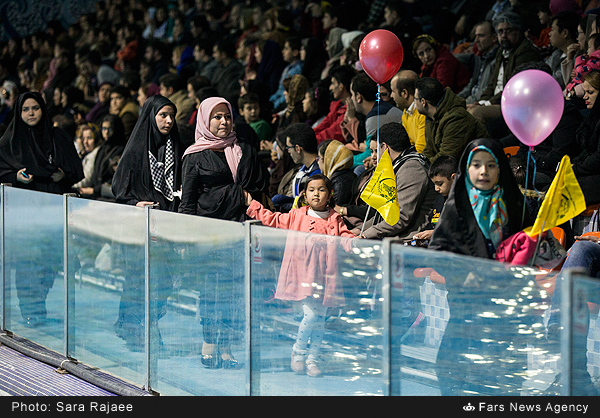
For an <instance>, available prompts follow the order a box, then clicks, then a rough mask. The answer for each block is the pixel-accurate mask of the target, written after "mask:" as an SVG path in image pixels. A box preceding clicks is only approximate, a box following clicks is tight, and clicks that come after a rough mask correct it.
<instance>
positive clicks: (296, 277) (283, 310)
mask: <svg viewBox="0 0 600 418" xmlns="http://www.w3.org/2000/svg"><path fill="white" fill-rule="evenodd" d="M251 237H252V240H251V250H250V253H251V278H252V279H251V280H252V292H253V295H252V301H253V304H252V320H253V322H254V323H253V324H252V330H253V331H254V332H253V334H252V340H253V341H252V347H253V353H255V352H257V355H259V356H260V361H255V360H256V359H253V361H252V364H253V368H252V373H253V375H252V378H251V381H252V382H253V383H252V384H253V390H252V391H253V394H256V395H261V396H270V395H288V396H289V395H292V396H307V395H342V396H344V395H382V394H384V392H385V388H384V373H383V371H384V361H385V360H384V358H383V348H384V347H383V328H384V326H386V322H385V320H384V319H383V317H382V301H383V299H382V293H381V288H382V286H381V283H382V275H381V271H380V270H379V268H380V258H381V242H379V241H369V240H361V239H348V238H340V237H334V236H327V235H321V234H308V233H302V232H296V231H285V230H281V229H276V228H269V227H264V226H261V225H256V226H255V225H252V227H251ZM315 377H320V378H318V379H316V378H315ZM254 386H257V387H254Z"/></svg>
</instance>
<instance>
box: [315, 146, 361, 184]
mask: <svg viewBox="0 0 600 418" xmlns="http://www.w3.org/2000/svg"><path fill="white" fill-rule="evenodd" d="M353 164H354V154H353V153H352V151H350V150H349V149H348V148H347V147H346V146H344V144H342V143H341V142H340V141H337V140H333V141H331V142H330V143H329V145H327V148H326V149H325V155H324V156H323V174H324V175H325V176H327V177H329V178H331V175H332V174H333V173H335V172H336V171H339V170H344V169H348V168H352V165H353Z"/></svg>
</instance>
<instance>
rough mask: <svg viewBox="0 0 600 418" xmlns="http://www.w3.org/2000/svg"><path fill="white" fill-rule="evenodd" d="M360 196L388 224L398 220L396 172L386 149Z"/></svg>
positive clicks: (393, 223)
mask: <svg viewBox="0 0 600 418" xmlns="http://www.w3.org/2000/svg"><path fill="white" fill-rule="evenodd" d="M360 197H361V199H362V200H363V201H364V202H365V203H366V204H367V205H369V206H371V207H372V208H374V209H375V210H377V212H379V213H380V214H381V216H382V217H383V219H384V220H385V222H386V223H388V224H389V225H395V224H396V223H398V220H400V206H399V204H398V196H397V195H396V174H395V173H394V167H393V166H392V159H391V158H390V154H389V153H388V150H387V149H386V150H385V152H384V153H383V155H382V156H381V159H380V160H379V162H378V163H377V167H376V168H375V171H374V172H373V175H372V176H371V179H370V180H369V182H368V183H367V186H366V187H365V189H364V190H363V192H362V193H361V194H360Z"/></svg>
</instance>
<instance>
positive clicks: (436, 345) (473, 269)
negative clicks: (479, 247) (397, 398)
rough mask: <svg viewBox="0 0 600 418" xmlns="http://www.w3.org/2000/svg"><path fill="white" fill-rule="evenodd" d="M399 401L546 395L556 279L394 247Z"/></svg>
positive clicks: (554, 355)
mask: <svg viewBox="0 0 600 418" xmlns="http://www.w3.org/2000/svg"><path fill="white" fill-rule="evenodd" d="M390 264H391V280H392V286H391V291H392V297H391V300H392V308H391V309H392V325H391V333H392V335H391V340H392V348H393V349H392V356H391V357H392V363H391V369H392V376H393V377H392V382H393V383H392V391H391V392H392V394H393V395H442V396H462V395H488V396H504V395H513V396H514V395H516V396H520V395H544V394H547V390H548V388H549V387H550V386H551V385H552V383H553V382H554V380H555V377H556V374H557V362H558V357H559V353H560V351H558V352H552V351H551V348H552V344H551V343H550V342H549V341H548V340H547V338H546V325H547V321H548V317H549V313H550V312H549V308H550V305H551V288H552V286H553V284H554V280H555V273H554V272H548V271H542V270H538V269H534V268H530V267H522V266H510V265H508V264H501V263H498V262H494V261H491V260H484V259H479V258H473V257H465V256H458V255H455V254H450V253H445V252H438V251H431V250H427V249H419V248H413V247H406V246H403V245H399V244H394V245H392V250H391V262H390Z"/></svg>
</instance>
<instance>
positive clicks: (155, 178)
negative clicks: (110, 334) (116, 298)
mask: <svg viewBox="0 0 600 418" xmlns="http://www.w3.org/2000/svg"><path fill="white" fill-rule="evenodd" d="M176 114H177V108H176V107H175V105H174V104H173V103H172V102H171V101H170V100H169V99H167V98H165V97H163V96H159V95H157V96H152V97H150V98H149V99H148V100H146V102H145V103H144V106H143V107H142V110H141V113H140V116H139V119H138V121H137V123H136V125H135V127H134V128H133V132H132V133H131V136H130V138H129V141H128V142H127V145H126V146H125V149H124V151H123V155H122V156H121V160H120V162H119V164H118V166H117V170H116V171H115V175H114V178H113V183H112V192H113V194H114V196H115V200H116V202H117V203H124V204H128V205H135V206H138V207H145V206H148V205H150V206H152V205H156V206H158V208H159V209H161V210H166V211H171V212H176V211H177V207H178V205H179V197H178V196H177V191H178V190H179V188H180V185H181V163H180V161H181V152H182V151H181V148H182V147H181V142H180V138H179V131H178V129H177V123H176V122H175V115H176ZM120 250H121V251H122V254H123V258H124V261H125V267H126V278H127V279H126V281H125V284H124V285H123V293H122V295H121V303H120V306H119V317H118V320H117V322H116V323H115V331H116V333H117V335H118V336H119V337H121V338H123V339H125V341H126V342H127V343H128V346H129V348H131V349H132V350H140V349H142V347H143V344H142V341H143V336H144V332H143V330H144V328H143V327H144V323H145V319H144V297H145V295H144V277H145V276H144V268H143V262H140V260H144V247H143V246H140V245H137V246H136V245H126V244H123V245H121V246H120ZM156 258H157V259H158V260H157V262H156V263H157V264H155V266H154V269H155V272H156V271H157V270H158V272H157V273H156V277H160V278H161V279H160V280H157V281H155V283H159V284H158V286H159V288H153V289H151V291H152V292H151V294H153V295H157V296H156V297H153V302H154V301H156V305H155V304H154V303H153V305H152V308H151V309H152V311H153V312H151V315H152V318H153V320H155V321H158V319H160V318H161V317H162V316H164V314H165V313H166V299H167V298H166V294H165V292H168V291H169V290H170V287H169V286H168V283H169V280H167V279H165V278H166V277H169V271H168V270H169V268H168V266H166V265H165V263H163V262H162V261H163V260H167V259H169V255H168V254H166V255H165V256H164V257H162V256H161V257H156ZM159 343H160V339H159Z"/></svg>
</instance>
